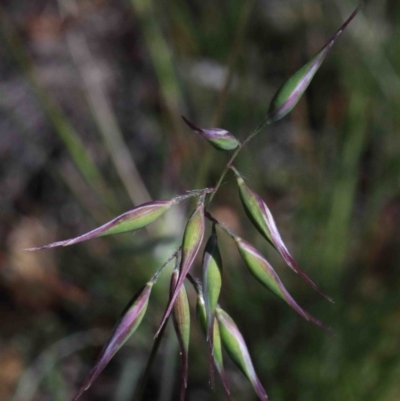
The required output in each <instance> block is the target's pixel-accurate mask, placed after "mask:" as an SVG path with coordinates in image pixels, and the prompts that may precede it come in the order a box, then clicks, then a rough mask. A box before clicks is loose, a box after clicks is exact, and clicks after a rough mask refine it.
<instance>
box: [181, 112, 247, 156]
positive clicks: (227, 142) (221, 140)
mask: <svg viewBox="0 0 400 401" xmlns="http://www.w3.org/2000/svg"><path fill="white" fill-rule="evenodd" d="M182 120H183V121H184V122H185V123H186V124H187V125H188V126H189V128H191V129H192V130H193V131H194V132H196V133H197V134H199V135H200V136H202V137H203V138H205V139H207V140H208V141H209V142H210V143H211V145H212V146H214V148H216V149H218V150H233V149H236V148H237V147H238V146H239V144H240V143H239V141H238V140H237V139H236V138H235V137H234V136H233V135H232V134H231V133H230V132H228V131H227V130H225V129H222V128H199V127H196V126H195V125H194V124H193V123H191V122H190V121H189V120H188V119H187V118H185V117H183V116H182Z"/></svg>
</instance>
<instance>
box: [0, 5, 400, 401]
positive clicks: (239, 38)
mask: <svg viewBox="0 0 400 401" xmlns="http://www.w3.org/2000/svg"><path fill="white" fill-rule="evenodd" d="M356 5H357V4H356V1H346V0H335V1H328V0H302V1H298V0H284V1H283V0H247V1H244V0H229V1H227V0H226V1H225V0H222V1H212V0H164V1H162V0H161V1H153V0H132V1H128V0H125V1H124V0H119V1H108V0H80V1H78V0H58V1H56V0H48V1H45V0H40V1H35V2H33V1H29V0H18V1H6V0H2V1H1V2H0V19H1V20H0V34H1V36H0V37H1V46H0V60H1V62H0V244H1V245H0V341H1V342H0V399H2V400H12V401H28V400H29V401H35V400H40V401H42V400H60V401H62V400H70V399H71V397H72V396H73V394H74V391H76V389H77V388H78V386H79V384H80V383H81V382H82V381H83V379H84V378H85V376H86V375H87V373H88V372H89V370H90V367H91V366H92V365H93V363H94V361H95V357H96V355H97V354H98V352H99V351H100V349H101V346H102V344H104V342H105V341H106V340H107V338H108V335H109V334H110V330H111V329H112V327H113V325H114V323H115V321H116V319H117V318H118V316H119V314H120V312H121V311H122V309H123V308H124V306H125V304H126V303H127V302H128V301H129V299H130V298H131V296H132V295H133V294H134V293H135V292H136V291H137V290H138V289H139V288H140V287H141V286H142V285H143V284H144V283H145V282H146V281H147V280H148V279H149V278H150V277H151V275H152V274H153V272H154V271H155V270H156V269H157V268H158V267H159V266H160V265H161V264H162V263H163V261H164V260H165V259H167V257H168V256H169V255H170V254H171V253H172V252H173V251H174V250H175V249H176V247H177V246H178V244H179V242H180V239H181V235H182V232H183V229H184V226H185V221H186V219H187V217H188V215H189V213H190V209H191V207H193V204H192V203H190V202H188V203H186V204H185V205H181V206H179V207H175V208H173V209H171V210H170V211H169V212H168V214H167V215H166V217H165V218H163V219H161V220H160V221H158V222H156V223H154V224H153V225H151V226H150V227H149V229H148V230H142V231H140V232H138V233H136V234H129V233H128V234H122V235H119V236H115V237H107V238H102V239H96V240H92V241H88V242H85V243H82V244H78V245H75V246H74V247H67V248H59V249H58V248H57V249H52V250H46V251H41V252H37V253H27V252H23V251H22V249H24V248H27V247H33V246H39V245H43V244H45V243H48V242H52V241H55V240H61V239H66V238H70V237H74V236H77V235H79V234H81V233H84V232H86V231H89V230H90V229H92V228H94V227H97V226H99V225H100V224H102V223H104V222H106V221H108V220H110V219H111V218H112V217H114V216H116V215H118V214H121V213H122V212H124V211H127V210H129V209H131V208H132V207H133V206H134V205H138V204H140V203H143V202H146V201H148V200H149V199H163V198H170V197H172V196H174V195H175V194H181V193H184V192H185V191H186V190H189V189H194V188H202V187H205V186H210V185H214V184H215V182H216V181H217V179H218V177H219V174H220V172H221V170H222V168H223V167H224V165H225V163H226V162H227V160H228V159H227V155H225V154H224V153H222V152H217V151H215V150H213V149H210V147H209V145H208V144H207V143H204V142H203V141H202V140H201V138H199V137H198V136H196V135H195V134H193V133H192V132H191V131H190V130H189V129H188V128H187V127H186V126H184V124H183V122H182V120H181V119H180V116H181V115H185V116H187V117H188V118H189V119H191V120H193V121H194V122H195V123H197V124H198V125H200V126H203V127H211V126H218V127H223V128H226V129H228V130H230V131H231V132H232V133H233V134H235V135H236V136H237V137H239V138H241V139H243V138H245V137H246V136H247V135H248V134H249V133H250V132H251V131H252V130H253V129H254V128H255V127H256V126H257V125H258V124H259V123H261V122H262V121H263V119H264V117H265V115H266V111H267V109H268V105H269V102H270V100H271V98H272V96H273V94H274V92H275V91H276V90H277V89H278V87H279V86H280V85H281V84H282V83H283V82H284V80H285V79H286V78H287V77H288V76H290V75H291V74H292V73H294V72H295V71H296V70H297V69H298V68H299V67H300V66H302V64H304V63H305V62H306V61H307V60H308V59H309V58H310V57H311V56H312V55H314V54H315V52H317V51H318V50H319V49H320V48H321V47H322V46H323V45H324V44H325V42H326V41H327V40H328V39H329V38H330V36H331V35H332V34H333V33H334V32H335V31H336V29H338V27H339V26H340V25H341V24H342V22H343V21H344V20H345V19H346V18H347V16H348V15H349V14H350V13H351V12H352V10H353V9H354V8H355V6H356ZM399 41H400V3H399V2H398V1H396V0H380V1H379V2H376V1H375V2H373V1H370V2H367V4H366V7H365V8H364V10H363V11H362V12H361V13H360V14H359V15H358V16H357V17H356V19H355V20H354V21H353V22H352V23H351V25H350V26H349V27H348V29H347V31H346V32H345V33H344V34H343V35H342V36H341V37H340V39H339V40H338V42H337V43H336V45H335V46H334V48H333V49H332V51H331V53H330V55H329V56H328V58H327V59H326V61H325V62H324V64H323V65H322V67H321V69H320V70H319V72H318V73H317V75H316V76H315V78H314V80H313V82H312V84H311V86H310V88H309V89H308V91H307V92H306V94H305V95H304V97H303V99H302V100H301V102H300V103H299V104H298V106H297V107H296V108H295V109H294V110H293V112H292V113H291V114H290V115H289V116H287V117H286V118H284V119H283V120H282V121H280V122H278V123H276V124H275V125H273V126H271V127H270V128H268V130H265V131H264V132H263V133H262V134H260V135H259V136H258V137H256V138H255V139H254V140H253V141H252V142H251V143H250V144H249V146H248V147H247V148H246V149H245V150H243V152H242V153H241V155H240V157H239V158H238V159H237V162H236V167H237V168H238V169H239V170H240V171H241V172H242V174H243V175H244V176H245V177H246V179H247V183H248V185H249V186H250V187H251V188H252V189H253V190H255V191H256V192H257V193H258V194H260V195H261V196H262V197H263V199H264V200H265V201H266V203H267V204H268V205H269V207H270V209H271V211H272V213H273V214H274V216H275V219H276V221H277V224H278V227H279V229H280V231H281V234H282V236H283V238H284V240H285V242H286V244H287V246H288V248H289V250H290V251H291V252H292V254H293V256H294V257H295V258H296V259H297V261H298V262H299V264H300V266H302V268H303V269H304V270H305V271H306V272H307V273H309V274H310V276H311V277H312V278H313V279H314V280H315V282H316V283H317V284H318V285H319V286H320V287H321V288H322V289H324V291H326V292H327V293H328V294H329V295H331V296H332V297H333V298H334V299H335V301H336V303H335V304H334V305H332V304H329V303H328V302H326V301H325V300H324V299H322V298H321V297H320V296H319V295H318V294H316V293H315V292H313V291H312V290H311V289H310V288H309V287H308V286H307V285H305V284H304V283H303V282H302V281H301V279H300V278H299V277H296V275H295V274H293V273H292V272H291V271H289V269H287V268H286V266H285V265H284V263H283V262H282V260H281V259H280V257H278V254H277V253H276V252H274V250H273V249H272V248H271V247H270V246H269V245H268V244H266V242H265V241H264V240H263V239H262V238H261V236H260V235H259V234H258V233H257V232H256V230H255V229H254V228H253V226H252V225H251V223H249V221H248V220H247V219H246V217H245V214H244V212H243V209H242V206H241V204H240V201H239V199H238V194H237V188H236V186H235V180H234V179H233V177H232V175H228V176H227V177H226V179H225V181H224V185H223V186H222V187H221V190H220V191H219V192H218V195H217V196H216V198H215V201H214V202H213V204H212V207H211V209H212V212H213V213H214V214H215V215H217V216H218V217H219V218H220V219H221V220H223V221H225V222H226V223H227V224H228V225H229V226H230V227H231V228H232V229H233V230H234V231H235V232H237V233H238V234H239V235H241V236H243V237H244V238H245V239H246V240H248V241H251V242H252V243H253V244H254V245H255V246H257V247H258V248H259V249H260V250H262V252H263V253H264V254H265V255H266V256H267V258H268V259H269V260H270V262H271V264H272V265H273V266H275V267H276V269H277V272H278V273H279V274H280V275H281V277H282V280H283V281H284V283H285V285H286V286H287V288H288V290H289V291H290V292H291V294H292V295H293V296H294V298H295V299H296V300H298V302H299V303H300V305H302V306H303V307H304V308H305V309H306V310H308V311H310V312H311V313H312V314H313V315H315V316H316V317H318V318H319V319H321V320H322V321H323V322H325V323H326V324H328V325H330V326H332V327H333V328H334V330H335V334H336V335H335V336H329V335H327V334H325V333H324V332H322V331H321V330H319V329H318V328H316V327H315V326H312V325H311V324H309V323H307V322H305V321H304V320H302V319H301V318H300V317H298V316H297V315H296V314H295V313H294V312H293V311H292V310H291V309H290V308H288V307H287V306H286V305H285V304H283V303H282V302H281V301H280V300H278V299H277V298H275V297H274V296H273V295H271V294H270V293H269V292H268V291H267V290H265V289H264V288H263V287H262V286H261V285H260V284H259V283H258V282H256V281H255V280H254V278H253V277H251V276H250V275H249V274H248V272H247V270H246V267H245V266H244V265H243V262H242V261H241V260H240V258H239V255H238V254H237V252H236V249H234V244H233V243H232V242H231V240H230V239H229V238H227V237H226V236H224V235H223V234H222V233H221V235H220V246H221V251H222V257H223V262H224V283H223V291H222V296H221V305H222V306H223V308H224V309H225V310H227V311H228V312H229V313H230V315H231V316H232V317H233V318H234V319H235V321H236V322H237V324H238V326H239V328H240V330H241V331H242V333H243V335H244V337H245V339H246V341H247V344H248V347H249V350H250V353H251V355H252V356H253V361H254V364H255V367H256V370H257V372H258V374H259V377H260V379H261V382H262V383H263V384H264V386H265V388H266V390H267V392H268V394H269V396H270V399H271V401H288V400H291V401H295V400H296V401H303V400H304V401H305V400H307V401H310V400H325V401H336V400H337V401H339V400H341V401H342V400H346V401H351V400H357V401H362V400H368V401H375V400H376V401H397V400H400V384H399V377H400V302H399V301H400V272H399V259H400V235H399V223H400V136H399V127H400V113H399V110H400V52H399V48H398V44H399ZM169 271H170V269H169ZM193 271H194V274H195V275H198V274H199V266H198V264H197V265H196V266H195V267H194V270H193ZM168 288H169V274H168V273H164V274H163V275H162V276H161V278H160V280H159V282H158V284H157V286H156V287H155V289H154V292H153V294H152V298H151V301H150V305H149V308H148V313H147V315H146V316H145V318H144V320H143V323H142V325H141V326H140V328H139V329H138V331H137V332H136V333H135V334H134V336H133V337H132V339H131V340H130V341H129V342H128V343H127V344H126V345H125V346H124V348H123V349H122V350H121V351H120V352H119V353H118V354H117V355H116V357H115V358H114V359H113V360H112V362H111V363H110V365H109V366H108V367H107V368H106V369H105V371H104V372H103V373H102V375H101V376H100V378H99V379H98V380H97V381H96V382H95V383H94V385H93V386H92V388H91V389H90V390H89V391H88V392H87V393H85V395H84V396H83V397H82V399H85V400H114V401H128V400H133V399H135V393H137V392H138V389H139V388H140V386H141V385H143V381H142V380H141V375H142V372H143V369H144V367H145V365H146V362H147V358H148V356H149V354H150V352H151V347H152V343H153V340H152V338H153V335H154V333H155V331H156V329H157V326H158V324H159V322H160V320H161V317H162V313H163V310H164V308H165V305H166V302H167V297H168V291H169V290H168ZM187 288H188V291H189V294H190V297H191V299H192V301H193V302H192V306H193V315H192V319H193V322H192V333H191V350H190V357H189V358H190V361H189V386H188V391H187V393H188V394H187V399H188V400H191V401H195V400H223V399H224V397H223V392H222V390H221V386H220V384H219V383H217V385H216V389H215V390H214V391H213V390H211V389H210V386H209V376H208V373H209V372H208V360H207V351H206V346H205V341H204V338H203V335H202V333H201V330H199V327H198V324H197V322H196V319H195V314H194V307H195V298H194V294H193V291H192V289H191V288H190V286H188V287H187ZM178 352H179V351H178V348H177V342H176V339H175V337H174V333H173V330H171V327H169V328H168V329H167V331H166V334H165V336H164V338H163V340H162V342H161V345H160V349H159V352H158V354H157V358H156V363H155V364H154V366H153V368H152V370H151V374H150V378H149V381H148V383H147V385H146V386H144V387H145V388H144V390H145V393H144V397H143V399H145V400H160V401H170V400H175V399H177V397H178V393H179V358H178ZM225 361H226V368H227V370H228V379H229V382H230V383H231V390H232V396H233V399H234V400H242V399H246V400H256V396H255V395H254V392H253V390H252V388H251V386H250V384H249V383H248V382H247V380H246V379H245V378H244V377H243V376H242V375H241V374H240V372H239V371H238V370H237V369H236V367H235V366H234V365H233V364H232V363H231V362H230V361H229V360H228V358H226V359H225ZM136 399H137V398H136Z"/></svg>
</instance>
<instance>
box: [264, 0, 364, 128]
mask: <svg viewBox="0 0 400 401" xmlns="http://www.w3.org/2000/svg"><path fill="white" fill-rule="evenodd" d="M361 7H362V4H361V5H359V6H358V7H357V8H356V9H355V10H354V11H353V13H352V14H351V15H350V17H349V18H348V19H347V20H346V21H345V23H344V24H343V25H342V26H341V27H340V28H339V29H338V31H337V32H336V33H335V34H334V35H333V36H332V38H331V39H330V40H329V41H328V43H327V44H326V45H325V46H324V47H323V48H322V49H321V50H320V51H319V52H318V53H317V54H316V55H315V56H314V57H313V58H312V59H311V60H310V61H309V62H308V63H307V64H305V65H304V66H303V67H301V68H300V69H299V70H298V71H297V72H296V73H294V74H293V75H292V76H291V77H290V78H289V79H288V80H287V81H286V82H285V83H284V84H283V85H282V86H281V88H280V89H279V90H278V92H277V93H276V94H275V96H274V97H273V98H272V101H271V104H270V107H269V110H268V115H267V121H268V123H272V122H274V121H277V120H280V119H281V118H283V117H285V116H286V114H288V113H290V112H291V111H292V109H293V108H294V107H295V106H296V104H297V103H298V101H299V100H300V98H301V96H302V95H303V93H304V92H305V90H306V89H307V88H308V86H309V85H310V83H311V81H312V79H313V77H314V75H315V73H316V72H317V71H318V69H319V67H320V66H321V64H322V63H323V61H324V60H325V57H326V56H327V55H328V53H329V50H330V49H331V48H332V46H333V45H334V44H335V42H336V40H337V39H338V38H339V36H340V35H341V34H342V32H343V31H344V30H345V29H346V27H347V25H349V23H350V22H351V21H352V20H353V18H354V17H355V16H356V15H357V13H358V12H359V11H360V9H361Z"/></svg>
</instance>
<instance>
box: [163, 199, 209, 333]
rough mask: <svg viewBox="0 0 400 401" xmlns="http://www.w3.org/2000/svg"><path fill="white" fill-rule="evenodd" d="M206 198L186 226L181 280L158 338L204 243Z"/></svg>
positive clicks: (177, 284) (200, 202) (198, 205)
mask: <svg viewBox="0 0 400 401" xmlns="http://www.w3.org/2000/svg"><path fill="white" fill-rule="evenodd" d="M204 198H205V195H204V194H203V195H201V196H200V198H199V200H198V202H197V206H196V209H195V210H194V212H193V213H192V215H191V216H190V218H189V220H188V222H187V224H186V228H185V232H184V234H183V241H182V260H181V267H180V275H179V280H178V282H177V283H176V287H175V291H174V293H173V295H172V296H171V297H170V301H169V304H168V306H167V309H166V311H165V313H164V316H163V318H162V321H161V324H160V327H159V329H158V331H157V333H156V337H157V336H158V334H159V332H160V330H161V329H162V327H163V325H164V324H165V322H166V320H167V318H168V316H169V315H170V313H171V310H172V308H173V306H174V303H175V300H176V298H177V296H178V294H179V291H180V289H181V287H182V285H183V282H184V281H185V278H186V276H187V274H188V272H189V270H190V268H191V267H192V264H193V262H194V260H195V258H196V255H197V253H198V252H199V249H200V246H201V243H202V242H203V237H204V228H205V221H204Z"/></svg>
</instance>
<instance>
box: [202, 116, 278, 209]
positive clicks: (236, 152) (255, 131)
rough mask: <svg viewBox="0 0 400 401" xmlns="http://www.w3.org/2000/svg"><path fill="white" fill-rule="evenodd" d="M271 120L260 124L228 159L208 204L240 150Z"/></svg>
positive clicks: (208, 203) (209, 201)
mask: <svg viewBox="0 0 400 401" xmlns="http://www.w3.org/2000/svg"><path fill="white" fill-rule="evenodd" d="M270 124H271V121H269V120H265V121H264V122H263V123H262V124H260V125H259V126H258V127H257V128H256V129H255V130H254V131H253V132H252V133H251V134H250V135H249V136H248V137H247V138H246V139H245V140H244V141H243V142H242V143H241V144H240V145H239V147H238V148H237V149H236V150H235V152H234V153H233V155H232V157H231V158H230V160H229V161H228V163H227V164H226V166H225V168H224V170H223V171H222V173H221V175H220V177H219V179H218V181H217V185H215V188H214V191H213V192H212V194H211V196H210V198H209V199H208V202H207V205H206V206H209V205H210V203H211V202H212V200H213V199H214V196H215V194H216V193H217V191H218V189H219V187H220V186H221V184H222V181H223V180H224V178H225V176H226V174H227V172H228V171H229V168H230V166H231V164H232V163H233V162H234V161H235V159H236V158H237V157H238V155H239V153H240V151H241V150H242V149H243V148H244V146H245V145H247V143H248V142H250V141H251V140H252V139H253V138H254V137H255V136H256V135H258V134H259V133H260V132H261V131H262V130H263V129H264V128H265V127H266V126H268V125H270Z"/></svg>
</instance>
